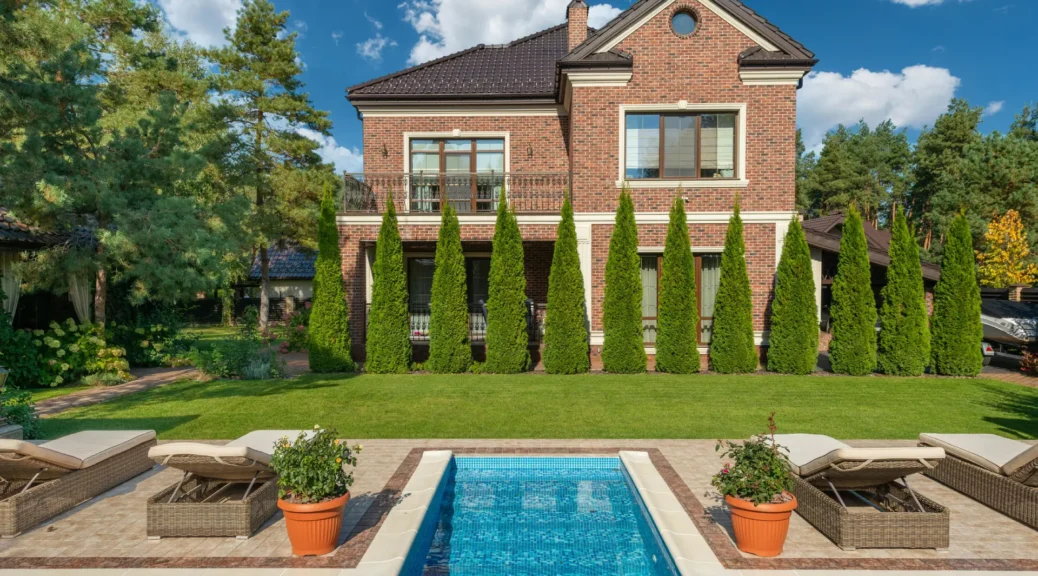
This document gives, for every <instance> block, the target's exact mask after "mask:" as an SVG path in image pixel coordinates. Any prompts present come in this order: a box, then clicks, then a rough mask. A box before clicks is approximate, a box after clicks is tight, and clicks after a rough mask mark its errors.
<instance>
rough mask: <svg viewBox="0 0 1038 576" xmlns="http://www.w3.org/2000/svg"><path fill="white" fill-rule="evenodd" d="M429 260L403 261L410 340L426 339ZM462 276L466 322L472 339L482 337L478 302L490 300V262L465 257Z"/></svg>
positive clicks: (483, 329) (483, 323) (432, 264)
mask: <svg viewBox="0 0 1038 576" xmlns="http://www.w3.org/2000/svg"><path fill="white" fill-rule="evenodd" d="M435 270H436V261H435V260H434V259H433V258H408V259H407V294H408V307H409V310H410V312H411V337H412V338H413V339H419V340H420V339H426V338H428V337H429V320H430V306H429V303H430V302H432V283H433V272H434V271H435ZM465 276H466V287H467V292H468V307H469V322H470V326H471V330H472V333H473V334H474V335H478V334H485V333H486V329H487V326H486V321H485V320H484V319H483V310H482V307H481V306H480V302H481V301H482V302H484V303H485V302H486V301H487V299H488V298H489V297H490V258H486V257H466V258H465Z"/></svg>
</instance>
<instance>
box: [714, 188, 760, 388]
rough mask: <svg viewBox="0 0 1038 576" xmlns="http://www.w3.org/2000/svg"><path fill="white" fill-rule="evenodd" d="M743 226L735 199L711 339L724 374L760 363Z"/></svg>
mask: <svg viewBox="0 0 1038 576" xmlns="http://www.w3.org/2000/svg"><path fill="white" fill-rule="evenodd" d="M742 230H743V224H742V216H741V215H740V211H739V201H738V199H736V202H735V213H734V214H732V217H731V219H730V220H729V221H728V232H727V234H726V235H725V239H724V252H723V253H722V254H721V280H720V283H719V284H718V287H717V300H716V303H715V304H714V324H713V336H712V338H711V341H710V366H711V367H712V368H713V369H714V371H716V372H720V373H722V374H739V373H746V372H753V371H755V370H756V369H757V364H758V357H757V349H756V346H755V345H754V341H753V293H752V292H751V290H750V276H749V274H748V273H747V272H746V245H745V244H744V243H743V237H742Z"/></svg>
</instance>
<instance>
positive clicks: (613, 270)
mask: <svg viewBox="0 0 1038 576" xmlns="http://www.w3.org/2000/svg"><path fill="white" fill-rule="evenodd" d="M605 281H606V286H605V302H604V304H603V310H602V328H603V329H604V331H605V343H604V345H603V346H602V365H603V367H604V368H605V370H606V372H614V373H617V374H633V373H638V372H645V367H646V364H647V362H648V359H647V358H646V356H645V343H644V340H643V336H642V278H641V259H640V258H639V257H638V226H637V224H635V221H634V201H632V200H631V192H630V190H629V189H628V188H627V186H626V185H625V186H624V189H623V190H622V191H621V192H620V205H619V207H618V208H617V210H616V224H615V225H614V226H613V236H612V238H610V239H609V259H608V260H607V261H606V270H605Z"/></svg>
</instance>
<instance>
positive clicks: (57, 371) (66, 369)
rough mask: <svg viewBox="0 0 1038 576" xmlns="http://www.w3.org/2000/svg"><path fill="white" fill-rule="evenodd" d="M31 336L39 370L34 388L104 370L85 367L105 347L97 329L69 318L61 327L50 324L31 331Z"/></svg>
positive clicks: (60, 382)
mask: <svg viewBox="0 0 1038 576" xmlns="http://www.w3.org/2000/svg"><path fill="white" fill-rule="evenodd" d="M32 336H33V340H32V343H33V346H35V347H36V353H35V355H34V356H35V358H36V362H37V364H38V365H39V367H40V377H39V380H38V381H37V382H35V383H33V386H39V387H47V386H50V387H53V386H60V385H61V384H65V383H71V382H75V381H76V380H78V379H79V378H80V377H81V376H83V375H85V374H88V373H90V372H101V371H103V370H101V369H100V366H96V365H93V366H89V367H88V365H89V364H91V363H92V362H94V361H95V359H96V358H97V357H98V354H99V353H100V352H101V351H102V350H104V349H105V348H106V343H105V339H104V330H103V329H102V328H100V327H97V326H94V325H92V324H83V325H78V324H76V322H75V320H72V319H71V318H69V319H68V320H66V321H65V323H63V324H59V323H57V322H51V324H50V327H49V329H48V330H34V331H33V332H32ZM88 368H95V369H94V370H90V369H88Z"/></svg>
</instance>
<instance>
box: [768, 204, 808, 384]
mask: <svg viewBox="0 0 1038 576" xmlns="http://www.w3.org/2000/svg"><path fill="white" fill-rule="evenodd" d="M817 364H818V303H817V301H816V300H815V280H814V272H813V270H812V265H811V248H810V247H808V245H807V239H806V238H805V237H804V229H803V228H802V227H801V226H800V220H799V219H798V218H793V221H792V222H791V223H790V224H789V231H788V232H786V240H785V244H784V245H783V247H782V258H781V259H780V260H779V265H778V271H777V273H776V278H775V300H774V301H773V302H772V304H771V338H770V346H769V347H768V370H771V371H773V372H781V373H783V374H810V373H811V372H813V371H814V369H815V366H816V365H817Z"/></svg>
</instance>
